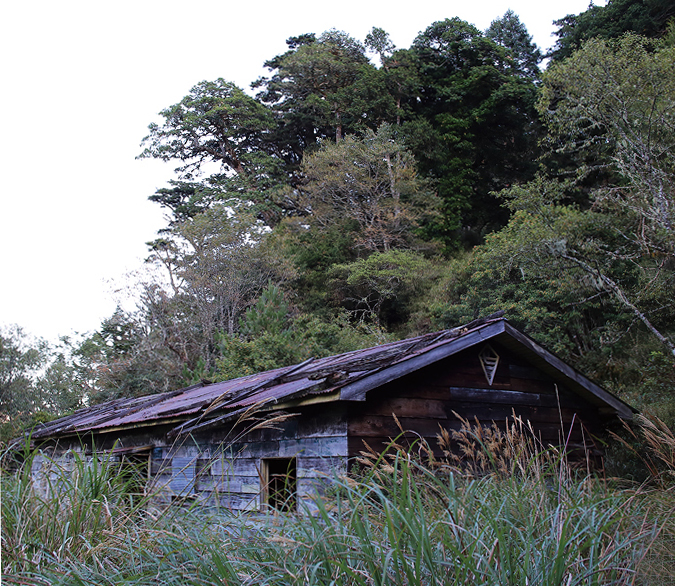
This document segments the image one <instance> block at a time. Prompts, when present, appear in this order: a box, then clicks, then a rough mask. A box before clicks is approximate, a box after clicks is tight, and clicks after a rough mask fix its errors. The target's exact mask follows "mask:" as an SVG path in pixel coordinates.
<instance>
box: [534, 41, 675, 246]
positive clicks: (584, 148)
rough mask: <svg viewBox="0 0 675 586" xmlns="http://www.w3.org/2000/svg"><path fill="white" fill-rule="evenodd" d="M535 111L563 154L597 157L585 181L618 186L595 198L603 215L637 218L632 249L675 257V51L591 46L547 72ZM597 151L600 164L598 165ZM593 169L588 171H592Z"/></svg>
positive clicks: (640, 44) (634, 44)
mask: <svg viewBox="0 0 675 586" xmlns="http://www.w3.org/2000/svg"><path fill="white" fill-rule="evenodd" d="M544 81H545V85H544V88H543V92H542V96H541V99H540V102H539V104H538V109H539V111H540V113H541V115H542V117H543V119H544V121H545V122H546V125H547V128H548V129H549V135H550V140H551V143H552V144H554V145H556V147H557V150H558V151H562V152H565V151H567V152H575V153H578V152H580V153H584V152H590V153H593V154H595V155H596V156H595V157H594V158H593V160H592V162H591V164H590V165H587V166H582V167H580V168H579V169H578V170H577V175H578V177H580V178H583V176H584V175H585V174H587V173H589V172H591V171H593V172H594V171H596V170H597V168H599V167H606V168H609V169H610V170H611V171H612V172H613V174H614V175H615V183H614V184H610V185H604V186H603V187H602V188H600V189H598V190H596V192H595V200H596V202H597V204H598V205H600V206H602V209H603V210H606V211H608V212H617V213H621V214H628V215H629V216H632V217H633V219H634V221H635V222H636V223H637V224H638V225H639V228H638V229H637V230H636V231H634V232H632V234H631V238H633V239H635V243H636V244H639V246H641V247H644V248H645V250H646V252H648V254H653V253H656V254H658V255H662V257H663V258H664V259H666V258H672V256H673V254H675V249H674V248H673V247H674V240H673V226H674V223H675V196H674V193H675V182H674V181H673V177H674V175H675V48H662V49H660V50H657V51H654V50H653V49H652V47H651V46H650V43H649V42H648V41H646V40H645V39H643V38H641V37H636V36H634V35H627V36H625V37H623V38H622V39H620V40H619V41H617V42H616V43H608V42H606V41H602V40H599V39H596V40H593V41H589V42H588V43H587V44H586V45H585V46H584V48H583V50H581V51H578V52H577V53H575V54H574V56H573V57H571V58H570V59H568V60H566V61H564V62H562V63H560V64H556V65H554V66H553V67H551V68H549V70H548V71H547V72H546V75H545V78H544ZM597 145H601V149H602V152H603V155H604V156H603V157H602V158H600V159H599V158H598V157H597V153H598V150H599V149H598V148H597ZM589 167H590V168H589Z"/></svg>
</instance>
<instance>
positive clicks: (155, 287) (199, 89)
mask: <svg viewBox="0 0 675 586" xmlns="http://www.w3.org/2000/svg"><path fill="white" fill-rule="evenodd" d="M617 14H619V15H624V16H625V18H624V16H622V18H617V17H616V15H617ZM673 16H674V15H673V11H672V7H670V3H668V2H659V0H610V1H609V2H608V3H607V5H606V6H604V7H597V6H593V7H591V8H589V9H588V10H587V11H586V12H583V13H581V14H579V15H570V16H567V17H565V18H563V19H561V20H559V21H557V25H558V32H557V36H558V42H557V45H556V47H555V50H554V51H553V53H552V55H551V56H550V57H551V59H550V60H549V61H548V63H547V66H546V68H545V70H544V71H542V70H541V69H540V66H541V64H542V57H543V56H542V53H541V51H540V49H539V48H538V47H537V46H536V45H535V44H534V43H533V42H532V37H531V36H530V35H529V34H528V32H527V29H526V27H525V25H524V24H523V23H522V22H521V21H520V19H519V18H518V16H517V15H516V14H515V13H513V12H512V11H508V12H507V13H506V14H504V15H503V16H502V17H500V18H496V19H495V20H494V21H493V22H492V24H491V25H490V27H489V28H488V29H487V30H485V31H480V30H478V29H477V28H476V27H475V26H473V25H472V24H470V23H467V22H464V21H462V20H460V19H458V18H448V19H446V20H442V21H438V22H435V23H432V24H430V26H429V27H427V28H426V29H425V30H424V31H422V32H420V33H419V35H418V36H417V38H416V39H415V40H414V41H413V42H412V44H411V46H410V47H409V48H397V47H395V46H394V45H393V43H392V42H391V40H390V38H389V36H388V34H387V33H386V31H384V30H382V29H379V28H373V29H372V31H371V32H370V34H368V36H367V37H366V39H365V40H364V42H361V41H359V40H357V39H354V38H352V37H351V36H350V35H349V34H347V33H346V32H343V31H337V30H329V31H326V32H323V33H320V34H315V33H308V34H304V35H300V36H296V37H291V38H289V39H288V40H287V50H286V51H285V52H284V53H282V54H280V55H277V56H272V57H271V58H270V59H269V60H268V61H267V62H266V63H265V66H266V68H267V70H268V74H267V75H266V76H264V77H261V78H259V79H257V80H254V81H253V83H252V84H251V87H250V88H246V89H245V88H239V87H237V86H236V85H235V84H233V83H231V82H229V81H226V79H224V78H220V79H216V80H212V81H201V82H198V83H196V84H195V85H194V87H192V88H191V89H189V90H188V91H187V94H186V95H185V97H184V98H183V99H182V100H180V101H179V102H178V103H176V104H173V105H169V106H167V107H165V108H164V109H162V110H161V111H160V112H159V121H158V122H156V123H152V124H150V126H149V127H148V134H147V136H146V138H145V139H144V140H143V144H142V145H141V151H140V153H139V158H155V159H161V160H164V161H170V162H172V163H174V164H175V169H176V175H175V178H174V179H173V180H172V181H171V182H170V184H169V185H167V186H165V187H162V188H161V189H158V190H157V191H156V192H155V193H154V194H149V198H150V200H152V201H153V202H156V203H157V204H158V205H160V206H161V207H162V208H163V209H164V210H165V211H166V212H167V214H168V219H167V224H166V226H165V227H164V228H163V229H162V230H161V231H160V233H158V234H157V238H156V239H155V240H154V241H152V242H150V243H148V259H147V262H148V265H149V266H152V267H154V269H155V270H154V272H150V273H148V275H149V276H148V277H147V279H145V280H144V281H142V282H139V283H138V284H137V286H138V288H139V289H140V290H141V295H140V297H139V300H138V307H137V309H136V310H135V311H125V310H123V309H121V308H120V309H118V310H117V311H116V312H115V313H114V314H113V315H112V316H110V317H109V318H108V319H106V320H105V321H104V322H103V323H102V324H101V327H100V328H99V329H98V331H96V332H94V333H93V334H91V335H89V336H88V337H87V338H86V339H84V340H80V341H77V342H75V341H67V340H64V341H63V343H62V346H61V347H60V348H58V349H56V348H49V347H48V346H47V345H46V344H45V343H44V342H42V341H39V340H37V341H35V340H29V339H28V338H27V337H26V336H25V335H24V334H23V332H21V330H20V329H18V328H14V329H11V328H10V329H5V330H3V333H2V337H1V338H0V341H1V342H2V344H1V345H0V410H1V413H0V415H1V416H2V417H3V421H4V422H5V424H6V425H10V428H11V430H13V431H14V430H15V429H16V428H17V426H20V425H25V424H29V423H30V422H34V421H35V420H36V417H37V418H38V419H39V418H40V417H50V416H55V415H58V414H63V413H66V412H68V411H70V410H72V409H75V408H77V407H79V406H81V405H85V404H91V403H94V402H100V401H103V400H107V399H111V398H116V397H128V396H139V395H144V394H149V393H155V392H159V391H165V390H170V389H176V388H180V387H181V386H185V385H188V384H191V383H192V382H195V381H198V380H202V379H208V380H224V379H228V378H232V377H236V376H241V375H244V374H249V373H251V372H256V371H259V370H263V369H267V368H273V367H278V366H283V365H288V364H293V363H295V362H300V361H302V360H305V359H306V358H308V357H310V356H316V357H319V356H326V355H330V354H334V353H339V352H343V351H347V350H352V349H356V348H361V347H366V346H370V345H373V344H377V343H380V342H383V341H386V340H390V339H397V338H402V337H406V336H412V335H417V334H421V333H424V332H428V331H433V330H434V329H440V328H446V327H452V326H455V325H458V324H461V323H463V322H466V321H470V320H472V319H475V318H477V317H479V316H483V315H487V314H489V313H492V312H494V311H497V310H505V311H506V317H507V318H508V319H510V320H511V321H512V322H513V323H514V324H515V325H516V326H517V327H519V328H521V329H522V330H524V331H525V332H527V333H528V334H530V335H531V336H533V337H534V338H535V339H537V340H538V341H540V342H541V343H542V344H544V345H545V346H547V347H548V348H550V349H551V350H553V351H554V352H556V353H557V354H559V355H560V356H561V358H563V359H565V360H566V361H568V362H570V363H572V364H573V365H575V366H577V367H578V368H579V369H581V370H583V371H584V372H586V373H588V374H589V375H590V376H591V377H593V378H594V379H596V380H597V381H598V382H600V383H601V384H603V385H604V386H605V387H606V388H608V389H609V390H611V391H613V392H615V393H617V394H618V395H619V396H620V397H621V398H623V399H624V400H627V401H629V402H631V403H633V404H635V405H636V406H637V407H641V406H643V405H646V404H649V405H650V406H651V407H652V408H653V409H656V410H658V411H659V412H660V414H661V416H662V417H663V418H665V419H667V420H670V421H671V423H672V422H673V421H675V305H674V303H675V237H674V234H673V230H674V229H675V179H674V178H675V26H674V25H673V24H672V22H673V21H672V17H673ZM669 19H670V20H669ZM669 22H670V25H669V24H668V23H669ZM226 73H227V72H224V74H226ZM28 397H30V400H29V399H28ZM40 414H42V415H40ZM8 422H9V423H8Z"/></svg>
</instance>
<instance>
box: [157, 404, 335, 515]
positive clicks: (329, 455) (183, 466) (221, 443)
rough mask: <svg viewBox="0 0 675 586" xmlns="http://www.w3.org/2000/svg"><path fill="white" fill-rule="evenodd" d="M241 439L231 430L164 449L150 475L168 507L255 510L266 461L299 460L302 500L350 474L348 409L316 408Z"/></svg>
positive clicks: (158, 448) (220, 431) (187, 440)
mask: <svg viewBox="0 0 675 586" xmlns="http://www.w3.org/2000/svg"><path fill="white" fill-rule="evenodd" d="M236 436H237V432H236V430H235V432H234V433H232V431H231V430H229V429H227V428H223V429H215V430H210V431H209V432H208V433H205V434H201V435H196V436H193V437H191V438H189V439H186V440H185V441H184V442H183V443H182V444H180V445H177V444H172V445H163V446H162V445H159V446H158V447H156V448H155V450H154V451H153V455H152V460H151V461H152V464H151V475H152V477H153V480H154V485H155V487H160V488H161V489H162V492H163V494H164V500H165V501H166V502H168V501H170V500H175V499H176V498H184V497H189V498H198V499H200V500H203V501H205V502H206V503H209V502H210V503H211V504H218V505H220V506H224V507H227V508H232V509H250V510H256V509H258V508H259V507H260V499H261V459H262V458H292V457H295V458H296V459H297V492H298V496H299V498H305V497H308V496H309V495H310V494H313V493H314V490H315V487H316V486H317V485H320V484H321V483H324V482H325V481H326V479H327V478H330V476H331V475H333V474H335V473H339V472H340V471H345V470H346V463H347V421H346V408H345V407H340V406H337V405H331V407H330V409H326V408H325V407H321V406H313V407H309V408H306V409H305V410H303V412H302V414H298V416H296V417H293V418H291V419H289V420H288V421H286V422H284V423H283V424H281V425H280V426H277V428H275V429H259V430H256V431H253V432H250V433H247V434H245V435H244V436H243V437H241V438H238V439H237V441H234V442H232V438H233V437H236Z"/></svg>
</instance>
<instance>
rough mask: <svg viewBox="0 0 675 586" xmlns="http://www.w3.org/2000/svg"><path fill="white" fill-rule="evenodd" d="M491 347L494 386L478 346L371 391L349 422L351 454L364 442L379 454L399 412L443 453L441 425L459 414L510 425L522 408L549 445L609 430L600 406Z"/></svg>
mask: <svg viewBox="0 0 675 586" xmlns="http://www.w3.org/2000/svg"><path fill="white" fill-rule="evenodd" d="M491 346H492V347H493V348H494V350H495V351H496V352H497V353H498V354H499V357H500V360H499V364H498V367H497V371H496V373H495V377H494V380H493V382H492V385H490V384H489V383H488V380H487V379H486V376H485V374H484V373H483V369H482V367H481V363H480V359H479V353H480V351H481V350H482V348H483V346H481V345H478V346H475V347H472V348H469V349H467V350H464V351H462V352H460V353H458V354H456V355H454V356H451V357H449V358H446V359H445V360H442V361H440V362H438V363H436V364H434V365H432V366H429V367H427V368H425V369H422V370H420V371H418V372H415V373H412V374H410V375H407V376H404V377H402V378H400V379H398V380H395V381H393V382H391V383H388V384H386V385H384V386H382V387H380V388H378V389H374V390H372V391H370V392H369V393H368V395H367V399H366V401H365V402H358V403H353V404H352V405H351V407H350V411H349V425H348V435H349V440H348V447H349V455H350V457H354V456H357V455H358V454H359V452H361V451H362V450H363V449H364V443H367V444H368V445H369V446H371V447H372V448H373V449H375V450H378V451H379V450H381V449H383V448H384V447H385V446H386V445H387V444H388V443H389V442H390V439H391V438H396V437H397V436H399V435H400V433H401V430H400V428H399V426H398V425H397V424H396V421H395V420H394V417H393V416H392V414H395V415H396V417H397V418H398V421H399V422H400V425H401V427H402V428H403V429H404V430H406V431H408V430H410V431H412V432H413V433H408V434H406V436H405V437H406V438H407V440H408V441H412V440H414V439H415V438H417V437H418V436H422V437H423V438H424V439H425V440H426V441H427V442H428V443H429V445H430V446H431V447H432V449H434V451H435V452H436V453H437V454H439V451H440V450H439V449H438V442H437V439H436V436H437V434H438V433H439V431H440V428H445V429H448V430H457V429H459V428H460V425H461V422H460V420H459V419H458V418H457V417H456V416H455V414H454V413H457V414H459V415H461V416H462V417H463V418H465V419H468V420H469V421H471V423H474V421H475V419H478V421H479V422H480V423H481V424H485V425H490V424H491V423H492V422H493V421H494V422H495V423H497V425H499V426H501V427H502V428H503V427H504V425H505V422H506V420H507V419H508V418H510V417H511V416H512V414H513V413H514V412H515V414H516V415H519V416H521V417H522V418H523V419H524V420H529V421H530V422H531V423H532V425H533V427H534V428H535V430H536V432H537V434H538V436H539V437H540V438H541V440H542V441H543V442H544V443H545V444H549V443H550V444H554V445H564V444H565V443H566V442H567V445H568V446H570V447H577V446H581V445H583V443H584V441H585V442H586V445H587V446H589V447H590V446H592V442H591V441H589V440H590V437H589V435H590V434H599V433H601V427H600V425H599V423H600V417H599V414H598V411H597V409H596V408H595V407H594V406H592V405H591V404H590V403H588V402H586V401H584V400H583V399H582V398H581V397H579V396H578V395H573V394H572V393H571V392H569V391H568V390H567V389H566V388H564V387H562V386H561V385H556V384H555V382H554V381H553V379H551V378H550V377H549V376H547V375H546V374H545V373H543V372H541V371H540V370H538V369H536V368H534V367H532V366H531V365H530V364H529V363H527V362H525V361H524V360H523V359H522V358H519V357H518V356H516V355H515V354H513V353H512V352H510V351H509V350H507V349H506V348H504V347H502V346H500V345H498V344H496V343H492V344H491ZM556 389H557V390H556ZM561 420H562V425H561ZM573 422H574V425H572V423H573ZM582 422H583V425H584V426H585V429H584V431H583V432H582V425H581V424H582ZM570 429H571V431H570ZM589 432H590V434H589Z"/></svg>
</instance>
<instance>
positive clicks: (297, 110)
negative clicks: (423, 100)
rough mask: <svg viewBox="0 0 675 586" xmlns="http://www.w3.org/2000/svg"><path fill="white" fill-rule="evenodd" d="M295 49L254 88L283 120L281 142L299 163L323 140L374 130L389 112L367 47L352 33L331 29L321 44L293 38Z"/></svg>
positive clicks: (274, 64) (291, 45)
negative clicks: (383, 112) (383, 113)
mask: <svg viewBox="0 0 675 586" xmlns="http://www.w3.org/2000/svg"><path fill="white" fill-rule="evenodd" d="M287 44H288V46H289V50H288V51H287V52H286V53H284V54H283V55H279V56H277V57H275V58H274V59H271V60H270V61H268V62H267V63H266V64H265V65H266V66H267V67H268V68H269V69H270V70H271V71H272V72H273V75H272V76H271V77H269V78H265V77H263V78H261V79H259V80H258V81H256V82H255V83H254V84H253V87H256V88H261V89H260V92H259V93H258V98H259V99H260V100H261V101H262V102H263V103H265V104H268V105H269V106H270V107H271V108H272V109H273V110H274V111H275V112H277V113H278V117H279V118H280V119H281V120H282V122H281V125H280V128H279V132H278V133H277V135H276V136H275V140H277V141H278V142H280V143H282V144H284V145H288V147H289V149H290V151H292V153H293V154H294V156H295V159H296V160H297V161H298V162H299V161H300V160H301V158H302V155H303V153H304V151H305V150H306V149H307V148H309V147H312V146H313V145H315V144H316V143H317V141H319V140H321V139H325V138H329V137H330V138H334V139H335V140H337V141H339V140H341V138H342V137H343V136H344V135H345V134H348V133H349V134H351V133H353V132H355V131H358V130H360V129H362V128H363V125H364V121H365V125H366V126H367V127H371V128H374V127H375V126H377V125H378V124H379V122H380V118H379V117H378V116H377V115H376V114H374V113H375V112H377V111H378V110H379V109H381V108H385V109H386V108H387V99H388V95H387V92H386V91H382V90H383V87H381V85H380V77H379V76H378V75H376V70H375V67H374V66H373V65H372V64H371V63H370V62H369V60H368V58H367V56H366V54H365V48H364V46H363V45H361V44H360V43H359V42H358V41H356V40H354V39H352V38H351V37H350V36H349V35H347V34H346V33H343V32H341V31H336V30H331V31H327V32H325V33H323V34H322V35H321V36H320V37H319V38H318V39H317V38H315V37H314V36H313V35H303V36H302V37H292V38H291V39H289V40H288V41H287Z"/></svg>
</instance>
